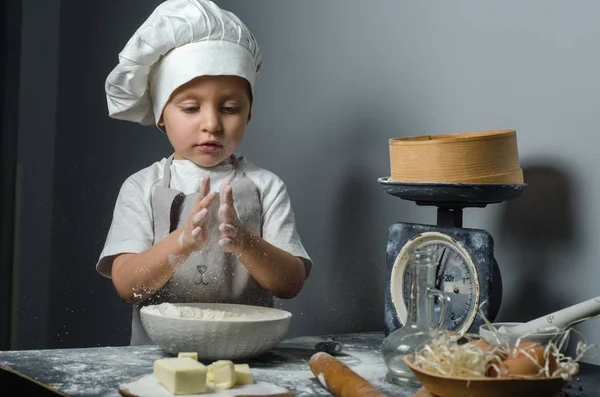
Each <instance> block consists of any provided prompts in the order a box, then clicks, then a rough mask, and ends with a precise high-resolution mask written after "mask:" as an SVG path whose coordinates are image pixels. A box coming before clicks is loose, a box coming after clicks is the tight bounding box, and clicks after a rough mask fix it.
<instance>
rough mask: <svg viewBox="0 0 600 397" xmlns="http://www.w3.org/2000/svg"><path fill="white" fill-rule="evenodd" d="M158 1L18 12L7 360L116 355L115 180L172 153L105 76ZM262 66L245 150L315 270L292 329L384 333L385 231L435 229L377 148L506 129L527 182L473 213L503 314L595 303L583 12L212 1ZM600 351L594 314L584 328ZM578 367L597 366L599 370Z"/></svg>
mask: <svg viewBox="0 0 600 397" xmlns="http://www.w3.org/2000/svg"><path fill="white" fill-rule="evenodd" d="M158 3H159V1H157V0H127V1H122V0H107V1H103V2H81V1H77V0H44V1H36V0H23V27H22V47H21V51H22V55H21V76H20V77H19V78H20V85H21V92H20V97H19V98H18V100H19V131H18V132H19V151H18V157H19V162H20V170H21V172H20V177H19V196H18V200H17V201H18V206H19V212H18V217H17V219H18V223H17V225H18V228H17V231H16V237H17V245H16V252H17V258H16V259H17V260H16V261H15V263H16V264H15V266H16V267H15V271H16V272H17V273H16V276H15V277H14V279H15V283H14V285H13V288H14V293H13V296H14V302H13V306H14V316H13V324H12V325H13V340H12V343H13V347H16V348H42V347H76V346H96V345H118V344H127V341H128V335H129V321H130V320H129V319H130V317H129V316H130V309H129V307H128V306H127V305H125V304H124V303H122V302H120V301H119V300H118V298H117V297H116V294H115V293H114V292H113V289H112V285H111V283H110V281H109V280H106V279H103V278H102V277H101V276H99V275H98V274H97V273H96V272H95V269H94V265H95V262H96V260H97V256H98V254H99V253H100V250H101V248H102V245H103V243H104V238H105V236H106V232H107V230H108V226H109V224H110V220H111V215H112V208H113V205H114V200H115V198H116V195H117V192H118V189H119V187H120V185H121V183H122V182H123V180H124V179H125V178H126V177H127V176H129V175H130V174H132V173H133V172H136V171H137V170H139V169H140V168H142V167H145V166H147V165H148V164H150V163H151V162H153V161H156V160H157V159H160V158H161V157H163V156H167V155H168V154H169V153H170V148H169V146H168V142H167V140H166V138H165V137H164V136H163V135H162V134H161V133H160V132H159V131H158V130H157V129H155V128H153V127H140V126H137V125H133V124H131V123H126V122H121V121H116V120H111V119H109V118H108V116H107V111H106V103H105V97H104V88H103V84H104V79H105V77H106V75H107V74H108V73H109V71H110V70H111V69H112V67H113V66H114V65H115V63H116V60H117V54H118V52H119V51H120V50H121V49H122V47H123V46H124V44H125V42H126V41H127V40H128V39H129V37H130V36H131V34H132V33H133V31H134V30H135V29H136V28H137V26H139V24H140V23H141V22H142V21H143V20H144V19H145V18H146V17H147V16H148V15H149V13H150V12H151V11H152V9H153V8H154V7H155V6H156V5H157V4H158ZM218 4H220V5H221V6H222V7H224V8H227V9H230V10H231V11H233V12H235V13H236V14H237V15H238V16H239V17H240V18H241V19H242V20H244V21H245V22H246V24H247V25H248V26H249V27H250V29H251V30H252V31H253V32H254V34H255V35H256V37H257V39H258V40H259V44H260V45H261V49H262V51H263V56H264V61H265V63H264V69H263V73H262V75H261V78H260V80H259V84H258V86H257V91H256V106H255V108H254V112H253V120H252V122H251V124H250V125H249V127H248V129H247V133H246V137H245V141H244V143H243V145H242V148H241V150H240V154H243V155H245V156H247V157H248V158H249V159H250V160H251V161H253V162H255V163H257V164H259V165H260V166H262V167H264V168H267V169H269V170H271V171H273V172H275V173H277V174H278V175H279V176H280V177H281V178H282V179H283V180H284V181H285V182H286V184H287V186H288V189H289V193H290V195H291V197H292V203H293V206H294V208H295V213H296V217H297V221H298V228H299V232H300V234H301V236H302V238H303V241H304V243H305V246H306V248H307V250H308V251H309V253H310V254H311V256H312V258H313V260H314V268H313V273H312V275H311V277H310V279H309V280H308V282H307V284H306V287H305V289H304V290H303V291H302V292H301V294H300V295H299V296H298V297H297V298H295V299H293V300H291V301H284V302H279V305H280V306H281V307H283V308H286V309H287V310H290V311H291V312H292V313H293V316H294V317H293V321H292V329H291V331H290V335H291V336H293V335H304V334H322V333H336V332H352V331H372V330H382V329H383V293H384V291H383V288H384V274H385V267H384V266H385V246H386V239H387V228H388V226H389V225H390V224H391V223H394V222H398V221H407V222H423V223H432V222H435V209H434V208H426V207H425V208H424V207H417V206H416V205H414V204H412V203H410V202H404V201H401V200H400V199H397V198H394V197H391V196H388V195H387V194H386V193H384V192H383V190H382V188H381V187H380V186H379V185H378V183H377V178H378V177H381V176H387V175H388V174H389V158H388V139H390V138H393V137H398V136H405V135H420V134H437V133H452V132H462V131H476V130H487V129H505V128H514V129H516V130H517V132H518V142H519V151H520V156H521V162H522V165H523V167H524V169H525V178H526V182H527V183H528V184H529V188H528V189H527V191H526V192H525V193H524V195H523V196H522V197H521V198H519V199H517V200H515V201H513V202H508V203H503V204H496V205H492V206H489V207H488V208H486V209H474V210H467V211H466V213H465V219H464V220H465V226H466V227H475V228H484V229H486V230H488V231H490V232H491V233H492V235H493V236H494V238H495V240H496V257H497V259H498V262H499V264H500V267H501V271H502V275H503V280H504V296H503V304H502V308H501V312H500V315H499V318H498V320H507V321H509V320H514V321H520V320H527V319H531V318H534V317H537V316H540V315H543V314H546V313H549V312H550V311H554V310H558V309H560V308H562V307H565V306H567V305H570V304H574V303H577V302H579V301H582V300H585V299H589V298H592V297H594V296H598V295H600V292H599V288H598V280H599V279H600V266H599V264H598V261H597V258H598V257H599V256H600V245H599V244H598V227H597V225H598V223H599V221H600V210H599V209H598V204H597V203H598V202H600V180H599V179H598V177H597V167H598V160H597V150H598V143H599V138H598V133H599V132H600V118H598V117H597V113H598V107H599V104H600V83H599V79H598V70H600V55H599V53H598V52H597V51H595V50H594V49H595V48H596V47H597V43H598V39H599V38H600V25H599V24H598V23H597V20H596V15H598V13H600V3H598V2H595V1H593V0H587V1H585V0H578V1H574V2H563V1H558V0H536V1H533V0H531V1H527V2H522V1H517V0H507V1H503V2H481V1H476V0H457V1H453V2H444V1H433V0H432V1H408V0H403V1H398V0H374V1H371V2H368V3H367V2H364V1H357V0H329V1H326V2H325V1H317V0H305V1H301V2H287V1H286V2H283V1H275V0H253V1H248V0H245V1H241V0H221V1H218ZM577 329H578V330H579V331H580V332H581V334H582V336H583V337H584V338H585V340H586V342H588V343H596V344H600V326H599V323H598V320H592V321H589V322H587V323H585V324H582V325H581V326H579V327H577ZM585 361H591V362H596V363H600V360H599V359H598V357H593V358H588V359H586V360H585Z"/></svg>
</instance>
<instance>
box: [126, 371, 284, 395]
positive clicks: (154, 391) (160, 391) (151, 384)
mask: <svg viewBox="0 0 600 397" xmlns="http://www.w3.org/2000/svg"><path fill="white" fill-rule="evenodd" d="M212 386H213V384H212V382H207V390H206V393H202V394H186V395H183V394H181V395H178V397H186V396H187V397H199V396H201V397H235V396H240V395H258V396H260V395H265V394H279V393H287V392H288V390H286V389H284V388H283V387H280V386H277V385H274V384H272V383H266V382H255V383H253V384H250V385H240V386H235V387H234V388H232V389H228V390H217V391H215V390H213V388H212ZM119 392H120V393H121V394H123V395H124V396H127V397H173V396H174V394H172V393H171V392H169V391H168V390H167V389H165V388H164V387H163V386H162V385H161V384H160V382H159V381H158V379H156V377H155V376H154V375H153V374H147V375H144V376H141V377H139V378H135V379H132V380H129V381H126V382H124V383H122V384H121V385H119Z"/></svg>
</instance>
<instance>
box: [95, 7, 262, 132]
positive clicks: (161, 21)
mask: <svg viewBox="0 0 600 397" xmlns="http://www.w3.org/2000/svg"><path fill="white" fill-rule="evenodd" d="M261 65H262V58H261V53H260V49H259V48H258V45H257V43H256V39H255V38H254V36H253V35H252V32H250V30H248V28H247V27H246V25H244V23H243V22H242V21H241V20H240V19H239V18H238V17H237V16H235V15H234V14H233V13H231V12H228V11H225V10H222V9H221V8H219V7H218V6H217V5H216V4H215V3H213V2H212V1H208V0H166V1H164V2H163V3H162V4H160V5H159V6H158V7H157V8H156V9H155V10H154V12H153V13H152V14H151V15H150V16H149V17H148V19H147V20H146V21H145V22H144V23H143V24H142V25H141V26H140V27H139V28H138V30H137V31H136V32H135V33H134V35H133V37H131V39H130V40H129V41H128V42H127V44H126V45H125V48H123V50H122V51H121V53H120V54H119V63H118V65H117V66H116V67H115V68H114V69H113V70H112V71H111V73H110V74H109V75H108V77H107V79H106V84H105V89H106V98H107V103H108V110H109V115H110V117H113V118H116V119H121V120H128V121H134V122H137V123H140V124H144V125H150V124H153V123H158V121H159V120H160V117H161V115H162V111H163V109H164V107H165V105H166V103H167V101H168V100H169V98H170V96H171V94H172V93H173V91H174V90H175V89H177V88H178V87H179V86H181V85H182V84H185V83H187V82H188V81H190V80H192V79H194V78H195V77H198V76H203V75H234V76H239V77H242V78H244V79H246V80H248V82H249V83H250V88H251V90H252V94H253V93H254V84H255V82H256V80H257V79H258V75H259V71H260V68H261Z"/></svg>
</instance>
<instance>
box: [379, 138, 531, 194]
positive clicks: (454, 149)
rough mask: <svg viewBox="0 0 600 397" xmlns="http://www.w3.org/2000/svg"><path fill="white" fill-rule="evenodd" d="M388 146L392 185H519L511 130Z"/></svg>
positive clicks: (401, 141) (410, 140) (397, 142)
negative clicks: (401, 183)
mask: <svg viewBox="0 0 600 397" xmlns="http://www.w3.org/2000/svg"><path fill="white" fill-rule="evenodd" d="M389 143H390V168H391V174H390V178H389V179H390V180H393V181H400V182H442V183H470V184H488V183H490V184H491V183H499V184H521V183H523V170H522V169H521V167H520V165H519V153H518V148H517V132H516V131H515V130H495V131H480V132H463V133H458V134H439V135H421V136H411V137H402V138H393V139H390V141H389Z"/></svg>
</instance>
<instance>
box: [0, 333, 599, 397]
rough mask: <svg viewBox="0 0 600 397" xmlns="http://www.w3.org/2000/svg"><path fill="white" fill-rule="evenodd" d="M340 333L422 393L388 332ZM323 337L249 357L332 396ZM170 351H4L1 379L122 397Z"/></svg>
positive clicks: (574, 389) (299, 396) (346, 343)
mask: <svg viewBox="0 0 600 397" xmlns="http://www.w3.org/2000/svg"><path fill="white" fill-rule="evenodd" d="M335 338H336V340H338V341H339V342H341V343H342V344H343V350H342V353H343V354H342V355H340V356H339V357H338V358H339V359H340V361H342V362H344V363H345V364H346V365H348V366H350V367H351V368H352V369H353V370H354V371H355V372H357V373H358V374H359V375H361V376H362V377H364V378H365V379H367V380H368V381H370V382H371V383H373V385H375V387H377V388H378V389H380V390H381V391H383V392H385V393H387V394H388V395H389V396H390V397H391V396H397V397H411V396H413V395H414V394H415V393H416V391H417V389H416V388H408V387H400V386H396V385H393V384H390V383H389V382H387V381H386V380H385V373H386V367H385V365H384V363H383V360H382V359H381V355H380V351H379V348H380V346H381V342H382V341H383V338H384V335H383V333H359V334H347V335H336V336H335ZM322 340H323V338H322V337H299V338H291V339H287V340H284V341H283V342H282V343H280V344H279V345H278V346H277V347H276V348H275V349H273V350H271V351H270V352H268V353H266V354H264V355H262V356H260V357H257V358H255V359H252V360H249V361H247V362H248V363H249V364H250V367H251V368H252V373H253V375H254V378H255V379H256V380H257V381H264V382H269V383H274V384H277V385H279V386H282V387H285V388H287V389H288V390H289V391H292V392H294V394H295V396H296V397H314V396H331V394H330V393H329V392H328V391H327V390H325V389H324V388H323V387H322V386H321V385H320V384H319V383H318V381H317V380H316V379H315V377H314V376H313V374H312V372H311V371H310V368H309V365H308V361H309V359H310V357H311V356H312V355H313V354H314V353H315V348H314V347H315V344H316V343H317V342H320V341H322ZM167 356H168V353H166V352H165V351H164V350H162V349H160V348H159V347H157V346H120V347H96V348H85V349H48V350H18V351H3V352H0V368H1V370H0V383H2V386H5V385H11V386H13V387H16V388H18V393H16V395H36V396H44V395H48V396H57V395H63V396H65V395H66V396H109V397H120V393H119V391H118V387H119V385H120V384H121V383H123V382H124V381H126V380H129V379H132V378H136V377H138V376H140V375H145V374H148V373H152V363H153V362H154V360H156V359H158V358H162V357H167ZM579 388H581V389H582V390H579ZM3 389H5V388H4V387H3ZM5 390H6V389H5ZM565 392H566V393H568V394H569V395H570V396H580V397H596V396H598V397H600V367H599V366H595V365H591V364H586V363H582V364H581V370H580V373H579V374H578V375H577V377H576V378H575V379H573V380H572V382H571V387H570V388H567V389H565ZM31 393H33V394H31ZM564 395H565V394H563V396H564Z"/></svg>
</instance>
